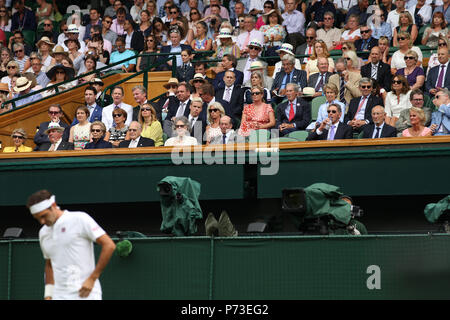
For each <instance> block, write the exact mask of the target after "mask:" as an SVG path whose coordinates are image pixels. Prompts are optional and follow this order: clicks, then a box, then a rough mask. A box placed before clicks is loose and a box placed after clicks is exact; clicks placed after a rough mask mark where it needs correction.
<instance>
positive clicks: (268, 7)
mask: <svg viewBox="0 0 450 320" xmlns="http://www.w3.org/2000/svg"><path fill="white" fill-rule="evenodd" d="M264 8H266V9H272V6H264Z"/></svg>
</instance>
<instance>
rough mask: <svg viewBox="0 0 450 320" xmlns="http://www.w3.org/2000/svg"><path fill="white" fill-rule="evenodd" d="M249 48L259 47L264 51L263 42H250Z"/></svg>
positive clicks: (254, 40)
mask: <svg viewBox="0 0 450 320" xmlns="http://www.w3.org/2000/svg"><path fill="white" fill-rule="evenodd" d="M248 46H249V47H250V46H253V47H258V48H260V49H262V47H263V45H262V43H261V41H259V40H258V39H253V40H252V41H250V42H249V44H248Z"/></svg>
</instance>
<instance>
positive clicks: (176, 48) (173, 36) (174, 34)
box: [158, 27, 192, 70]
mask: <svg viewBox="0 0 450 320" xmlns="http://www.w3.org/2000/svg"><path fill="white" fill-rule="evenodd" d="M169 38H170V41H171V42H172V44H171V45H170V46H163V47H162V48H161V53H171V52H180V53H181V51H183V50H185V49H190V50H192V47H191V46H190V45H187V44H182V43H180V42H181V34H180V31H179V30H178V29H177V28H173V27H172V28H171V29H170V33H169ZM168 57H171V56H167V55H161V57H160V58H159V59H158V61H162V60H165V59H167V58H168ZM175 57H176V60H177V66H181V65H183V61H182V60H181V55H180V54H178V55H175ZM171 67H172V60H169V61H167V62H166V63H164V64H161V65H160V66H159V67H158V70H170V68H171Z"/></svg>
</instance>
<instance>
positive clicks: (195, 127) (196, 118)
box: [187, 97, 208, 145]
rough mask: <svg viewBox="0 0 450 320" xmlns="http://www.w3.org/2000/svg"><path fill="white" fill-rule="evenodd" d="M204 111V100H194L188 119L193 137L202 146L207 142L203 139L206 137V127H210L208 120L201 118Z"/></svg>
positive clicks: (196, 98)
mask: <svg viewBox="0 0 450 320" xmlns="http://www.w3.org/2000/svg"><path fill="white" fill-rule="evenodd" d="M202 110H203V100H202V99H201V98H198V97H195V98H192V101H191V105H190V107H189V115H188V116H187V118H188V120H189V125H190V127H191V128H190V129H191V136H192V137H195V138H196V139H197V141H198V144H200V145H201V144H203V143H204V142H206V139H203V137H204V136H205V132H206V126H207V125H208V123H207V122H206V119H205V118H202V117H201V116H200V115H201V113H202Z"/></svg>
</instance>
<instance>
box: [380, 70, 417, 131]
mask: <svg viewBox="0 0 450 320" xmlns="http://www.w3.org/2000/svg"><path fill="white" fill-rule="evenodd" d="M410 95H411V90H410V87H409V84H408V80H407V79H406V78H405V77H404V76H402V75H395V77H394V78H393V79H392V91H389V92H388V93H387V95H386V100H385V101H384V108H385V112H386V119H385V122H386V123H387V124H388V125H390V126H393V127H395V123H396V122H397V120H398V117H399V116H400V112H402V111H403V110H405V109H409V108H411V107H412V104H411V101H410V99H409V97H410Z"/></svg>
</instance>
